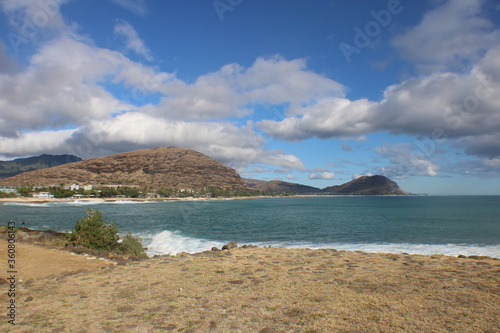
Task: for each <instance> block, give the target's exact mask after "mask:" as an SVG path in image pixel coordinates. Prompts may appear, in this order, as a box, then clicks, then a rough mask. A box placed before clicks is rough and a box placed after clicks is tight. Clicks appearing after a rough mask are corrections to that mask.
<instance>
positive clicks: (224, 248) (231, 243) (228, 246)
mask: <svg viewBox="0 0 500 333" xmlns="http://www.w3.org/2000/svg"><path fill="white" fill-rule="evenodd" d="M237 247H238V244H236V242H235V241H231V242H229V244H226V245H224V246H223V247H222V249H223V250H231V249H236V248H237Z"/></svg>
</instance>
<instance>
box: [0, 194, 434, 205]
mask: <svg viewBox="0 0 500 333" xmlns="http://www.w3.org/2000/svg"><path fill="white" fill-rule="evenodd" d="M425 196H427V195H420V194H409V195H344V194H342V195H338V194H297V195H287V196H279V195H276V196H274V195H258V196H247V197H217V198H196V197H186V198H61V199H58V198H31V197H17V198H0V205H2V204H4V203H57V202H92V201H95V202H116V201H120V202H121V201H130V202H148V201H151V202H162V201H218V200H251V199H285V198H344V197H348V198H357V197H425Z"/></svg>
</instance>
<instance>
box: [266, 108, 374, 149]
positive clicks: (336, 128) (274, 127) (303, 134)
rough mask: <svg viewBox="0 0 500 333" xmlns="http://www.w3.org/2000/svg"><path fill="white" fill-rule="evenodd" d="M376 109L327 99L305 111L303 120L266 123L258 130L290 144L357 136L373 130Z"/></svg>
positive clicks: (291, 119) (291, 118) (303, 110)
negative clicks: (316, 138) (307, 140)
mask: <svg viewBox="0 0 500 333" xmlns="http://www.w3.org/2000/svg"><path fill="white" fill-rule="evenodd" d="M373 106H374V103H372V102H370V101H368V100H366V99H362V100H357V101H350V100H348V99H345V98H323V99H320V100H318V101H317V102H316V103H315V104H314V105H310V106H307V107H303V108H301V109H300V113H301V114H302V115H300V116H293V117H288V118H285V119H283V120H281V121H277V120H262V121H260V122H259V123H258V126H259V127H260V128H261V129H262V130H263V131H264V132H266V134H268V135H269V136H271V137H273V138H277V139H282V140H287V141H298V140H304V139H307V138H310V137H318V138H321V139H327V138H332V137H343V136H357V135H362V134H366V133H369V132H371V131H372V130H373V127H372V126H373V122H374V121H372V120H371V118H372V112H371V110H372V108H373Z"/></svg>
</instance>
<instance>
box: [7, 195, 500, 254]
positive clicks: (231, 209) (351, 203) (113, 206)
mask: <svg viewBox="0 0 500 333" xmlns="http://www.w3.org/2000/svg"><path fill="white" fill-rule="evenodd" d="M87 208H91V209H98V210H100V211H101V212H102V213H103V215H104V218H105V219H106V220H108V221H114V222H115V223H116V225H117V226H118V227H119V230H120V233H122V234H125V233H127V232H132V233H134V234H136V235H138V236H140V237H141V238H142V239H143V244H144V245H145V246H147V247H148V253H149V254H150V255H153V254H176V253H179V252H189V253H194V252H200V251H205V250H209V249H210V248H211V247H212V246H216V247H219V248H220V247H222V245H224V244H226V243H228V242H229V241H233V240H234V241H236V242H237V243H238V244H239V245H243V244H255V245H259V246H272V247H289V248H334V249H337V250H360V251H366V252H390V253H403V252H406V253H416V254H446V255H453V256H456V255H459V254H463V255H486V256H491V257H497V258H500V196H415V197H414V196H401V197H398V196H394V197H385V196H352V197H350V196H346V197H343V196H332V197H330V196H328V197H288V198H266V199H250V200H186V201H162V202H147V201H146V202H129V201H116V202H86V201H75V202H54V203H52V202H51V203H44V204H26V203H6V204H3V205H0V216H1V220H0V223H2V224H3V225H6V224H7V222H8V221H11V220H12V221H16V222H17V225H18V226H21V224H22V222H23V221H25V223H26V226H27V227H28V228H32V229H40V230H46V229H52V230H56V231H67V230H70V229H71V228H73V227H74V225H75V224H76V222H77V220H78V219H79V218H82V217H84V216H85V210H86V209H87Z"/></svg>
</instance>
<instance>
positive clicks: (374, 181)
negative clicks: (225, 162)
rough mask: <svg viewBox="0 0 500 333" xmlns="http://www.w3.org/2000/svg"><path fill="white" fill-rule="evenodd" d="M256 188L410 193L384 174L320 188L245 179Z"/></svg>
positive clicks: (298, 192) (282, 191) (368, 193)
mask: <svg viewBox="0 0 500 333" xmlns="http://www.w3.org/2000/svg"><path fill="white" fill-rule="evenodd" d="M243 180H244V181H245V183H246V184H247V185H248V186H250V187H251V188H252V189H254V190H259V191H262V192H265V193H270V194H272V193H290V194H298V195H306V194H331V195H408V194H409V193H408V192H405V191H403V190H402V189H400V188H399V186H398V184H396V183H395V182H394V181H392V180H390V179H389V178H387V177H384V176H363V177H360V178H358V179H355V180H352V181H350V182H348V183H345V184H342V185H336V186H330V187H326V188H324V189H320V188H317V187H312V186H307V185H301V184H295V183H288V182H284V181H279V180H271V181H262V180H256V179H243Z"/></svg>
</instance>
